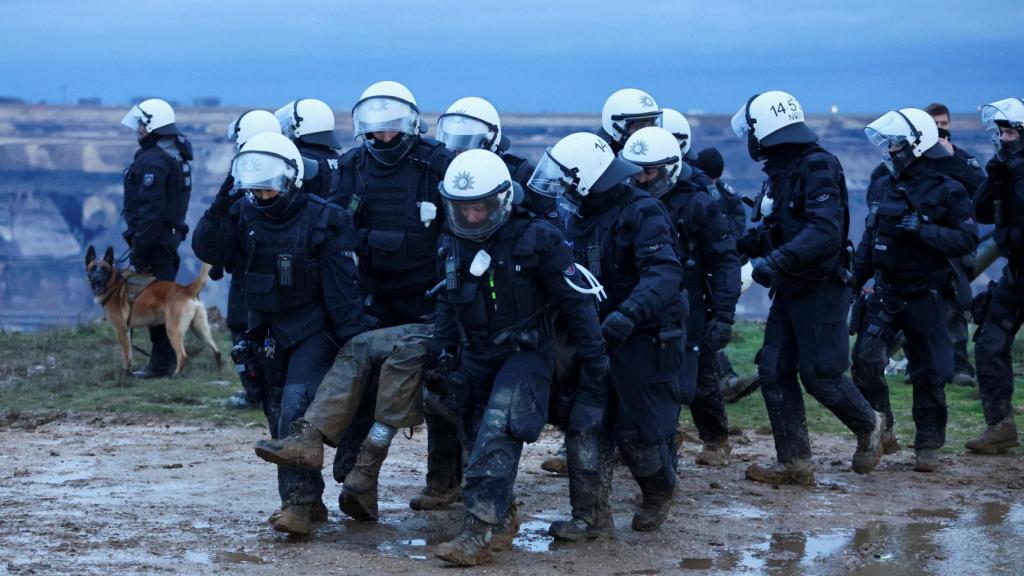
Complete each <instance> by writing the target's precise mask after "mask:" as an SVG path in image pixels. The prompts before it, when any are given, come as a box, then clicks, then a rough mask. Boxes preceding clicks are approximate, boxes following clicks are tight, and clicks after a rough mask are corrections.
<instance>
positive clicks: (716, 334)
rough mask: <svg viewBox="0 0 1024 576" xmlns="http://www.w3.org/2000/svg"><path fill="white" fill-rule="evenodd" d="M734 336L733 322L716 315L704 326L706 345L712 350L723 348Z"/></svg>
mask: <svg viewBox="0 0 1024 576" xmlns="http://www.w3.org/2000/svg"><path fill="white" fill-rule="evenodd" d="M731 338H732V323H731V322H726V321H725V319H723V318H719V317H718V316H715V317H714V318H712V319H711V321H710V322H708V323H707V325H706V326H704V345H705V346H707V347H708V348H710V349H712V350H715V351H717V350H721V349H722V348H725V346H726V344H728V343H729V340H730V339H731Z"/></svg>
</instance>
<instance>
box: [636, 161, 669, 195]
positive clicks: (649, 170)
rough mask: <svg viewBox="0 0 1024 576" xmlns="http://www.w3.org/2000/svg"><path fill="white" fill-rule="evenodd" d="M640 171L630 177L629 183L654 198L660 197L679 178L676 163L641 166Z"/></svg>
mask: <svg viewBox="0 0 1024 576" xmlns="http://www.w3.org/2000/svg"><path fill="white" fill-rule="evenodd" d="M641 168H642V169H643V171H642V172H640V173H638V174H635V175H634V176H633V177H632V178H630V183H631V184H633V186H636V187H637V188H640V189H641V190H646V191H647V192H649V193H650V194H651V196H654V197H655V198H659V197H661V195H662V194H664V193H665V192H668V191H669V190H671V189H672V187H673V186H675V184H676V180H677V179H678V178H679V174H678V172H679V170H678V164H675V163H673V164H656V165H649V166H641Z"/></svg>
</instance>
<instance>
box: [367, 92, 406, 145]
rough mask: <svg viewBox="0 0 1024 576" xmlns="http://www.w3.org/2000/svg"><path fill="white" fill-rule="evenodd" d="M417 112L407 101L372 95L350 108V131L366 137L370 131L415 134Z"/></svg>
mask: <svg viewBox="0 0 1024 576" xmlns="http://www.w3.org/2000/svg"><path fill="white" fill-rule="evenodd" d="M418 119H419V112H418V111H417V110H416V108H414V107H413V106H411V105H410V104H409V103H407V102H403V101H401V100H397V99H395V98H388V97H384V96H374V97H372V98H367V99H365V100H362V101H360V102H359V103H357V104H356V106H355V108H353V109H352V132H353V133H354V134H355V135H356V136H357V137H358V136H362V137H363V138H367V136H366V135H367V134H369V133H371V132H401V133H402V134H409V135H415V134H416V128H417V121H418Z"/></svg>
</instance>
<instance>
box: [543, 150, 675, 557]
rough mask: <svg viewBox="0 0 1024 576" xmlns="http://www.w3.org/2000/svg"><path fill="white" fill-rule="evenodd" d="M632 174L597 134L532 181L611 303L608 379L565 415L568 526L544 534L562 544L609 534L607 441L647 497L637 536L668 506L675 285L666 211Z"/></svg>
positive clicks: (546, 159) (606, 330) (605, 328)
mask: <svg viewBox="0 0 1024 576" xmlns="http://www.w3.org/2000/svg"><path fill="white" fill-rule="evenodd" d="M640 171H641V170H640V168H639V167H637V166H636V165H633V164H630V163H629V162H626V161H625V160H623V159H621V158H618V157H616V156H615V155H614V154H613V153H612V150H611V146H610V145H608V144H607V143H606V142H604V141H603V140H602V139H601V138H600V137H598V136H597V135H594V134H585V133H576V134H571V135H569V136H566V137H565V138H563V139H562V140H560V141H559V142H558V143H556V144H555V145H554V146H553V147H551V148H550V149H549V150H548V151H547V152H546V153H545V154H544V156H543V158H542V159H541V161H540V163H539V164H538V165H537V169H536V170H535V171H534V174H533V177H532V178H531V179H530V187H531V188H533V189H534V190H535V191H537V192H539V193H542V194H547V195H549V196H554V197H556V198H560V199H561V203H562V204H561V206H562V208H563V210H565V211H566V213H567V214H569V215H570V216H568V217H567V223H566V227H567V232H566V236H567V239H568V240H569V241H570V242H571V243H572V245H573V246H574V249H575V252H576V260H577V261H579V262H581V263H583V266H584V268H586V269H587V270H588V271H589V272H588V274H589V275H591V276H593V277H594V279H595V281H599V282H600V283H601V284H602V285H603V288H602V290H601V292H602V293H603V294H606V295H607V298H604V299H603V300H601V302H600V304H599V310H598V314H599V317H600V318H601V320H602V324H601V330H602V333H603V334H604V338H605V342H606V344H607V345H608V347H609V356H610V357H611V373H610V377H609V378H608V379H607V381H604V382H603V384H604V385H602V386H597V385H595V384H594V383H593V381H592V379H590V378H586V377H582V378H581V383H580V389H579V391H578V392H577V393H576V395H575V399H574V400H573V402H572V406H571V408H570V411H569V423H568V428H567V430H566V448H567V456H568V464H569V498H570V502H571V504H572V518H571V519H569V520H565V521H558V522H555V523H553V524H552V525H551V527H550V528H549V533H550V534H551V535H552V536H554V537H556V538H559V539H564V540H580V539H584V538H599V537H607V536H610V535H611V534H612V532H613V531H614V524H613V522H612V516H611V508H610V505H609V497H610V492H611V476H612V467H613V462H612V452H613V449H612V446H613V444H612V441H613V439H614V441H615V443H616V444H617V445H618V448H619V451H620V453H621V454H622V458H623V460H625V462H626V464H627V465H628V466H629V469H630V472H632V474H633V478H634V479H635V480H636V482H637V484H639V485H640V490H641V492H642V493H643V500H642V502H641V504H640V506H639V507H638V508H637V509H636V511H635V513H634V515H633V522H632V526H633V529H634V530H637V531H649V530H656V529H657V528H658V527H659V526H660V525H661V524H662V522H664V520H665V518H666V517H667V515H668V512H669V508H670V507H671V503H672V494H673V492H674V489H675V479H676V470H675V454H674V440H675V430H676V422H677V420H678V418H679V410H680V408H681V405H682V401H683V400H684V398H683V397H682V394H681V392H682V391H681V390H680V388H679V384H680V373H681V368H682V362H683V344H684V340H685V330H684V327H683V321H684V315H685V303H684V300H683V298H682V295H681V294H680V286H681V282H682V279H683V278H682V268H681V266H680V264H679V257H678V255H677V254H676V237H675V230H674V229H673V226H672V222H671V221H670V220H669V218H668V215H667V214H666V213H665V209H664V208H663V207H662V206H661V204H660V203H659V202H658V201H657V200H656V199H655V198H653V197H652V196H651V195H650V194H649V193H648V192H646V191H643V190H640V189H638V188H634V187H632V186H629V185H627V184H625V180H626V179H628V178H630V177H631V176H634V175H635V174H637V173H638V172H640ZM584 375H586V371H584Z"/></svg>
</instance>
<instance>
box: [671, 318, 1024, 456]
mask: <svg viewBox="0 0 1024 576" xmlns="http://www.w3.org/2000/svg"><path fill="white" fill-rule="evenodd" d="M733 332H734V335H733V340H732V343H731V344H730V346H729V348H728V354H729V358H730V359H731V360H732V364H733V368H734V369H735V370H736V372H737V373H739V374H740V375H741V376H746V375H752V374H756V373H757V368H756V366H755V364H754V356H755V355H756V354H757V351H758V350H759V349H760V347H761V342H762V339H763V332H764V325H763V324H762V323H759V322H750V321H739V322H737V323H736V326H735V329H734V331H733ZM850 348H851V349H852V348H853V340H852V339H851V340H850ZM968 348H969V350H968V351H969V353H970V357H971V362H972V363H973V362H974V343H973V342H972V343H970V344H969V345H968ZM1013 359H1014V376H1015V378H1014V380H1015V384H1016V387H1015V391H1014V398H1013V399H1014V402H1013V405H1014V406H1022V405H1024V386H1022V384H1024V378H1022V375H1024V336H1022V337H1019V338H1017V341H1016V342H1015V343H1014V350H1013ZM904 381H905V376H904V375H902V374H900V375H896V376H888V377H887V378H886V382H887V383H888V384H889V396H890V402H891V403H892V410H893V416H894V418H895V426H896V435H897V436H898V437H899V439H900V442H901V443H902V444H903V446H904V447H910V446H912V445H913V440H914V418H913V416H912V415H911V407H912V405H913V386H910V385H909V384H905V383H904ZM946 403H947V405H948V406H949V421H948V423H947V426H946V446H945V447H944V448H943V450H944V451H947V452H959V451H962V450H963V446H964V442H966V441H967V440H969V439H970V438H973V437H974V436H976V435H977V434H978V433H979V432H981V431H982V430H983V429H984V428H985V418H984V415H983V413H982V410H981V400H979V396H978V390H977V388H965V387H963V386H952V385H948V386H946ZM804 407H805V408H806V410H807V427H808V428H809V429H810V431H811V432H818V433H830V434H847V435H851V438H852V434H851V433H850V432H849V431H848V430H847V428H846V426H844V425H843V423H842V422H840V421H839V419H838V418H836V417H835V416H833V415H832V413H831V412H829V411H828V410H827V409H825V407H824V406H822V405H821V404H820V403H819V402H818V401H817V400H815V399H814V398H812V397H811V396H810V395H809V394H807V393H806V392H804ZM727 411H728V413H729V421H730V423H731V424H734V425H738V426H740V427H741V428H743V429H744V430H749V429H756V428H759V427H762V426H768V413H767V411H766V410H765V407H764V400H763V399H762V397H761V394H760V393H759V392H755V393H754V394H751V395H750V396H747V397H746V398H744V399H742V400H740V401H739V402H737V403H735V404H729V405H728V407H727ZM685 414H686V411H684V419H686V418H689V416H688V415H685Z"/></svg>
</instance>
